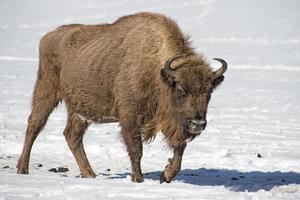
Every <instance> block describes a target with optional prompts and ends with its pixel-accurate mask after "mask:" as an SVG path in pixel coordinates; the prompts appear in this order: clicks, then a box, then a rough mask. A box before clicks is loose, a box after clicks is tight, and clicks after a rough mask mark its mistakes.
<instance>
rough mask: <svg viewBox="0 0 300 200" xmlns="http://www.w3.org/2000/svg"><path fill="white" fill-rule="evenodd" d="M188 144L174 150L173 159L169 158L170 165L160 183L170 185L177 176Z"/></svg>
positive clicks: (162, 175)
mask: <svg viewBox="0 0 300 200" xmlns="http://www.w3.org/2000/svg"><path fill="white" fill-rule="evenodd" d="M185 147H186V143H184V144H182V145H181V146H178V147H175V148H174V156H173V158H169V164H168V165H167V166H166V168H165V170H164V172H163V173H162V174H161V176H160V183H163V182H167V183H170V182H171V181H172V179H173V178H174V177H175V176H176V174H177V173H178V172H179V171H180V168H181V161H182V155H183V152H184V150H185Z"/></svg>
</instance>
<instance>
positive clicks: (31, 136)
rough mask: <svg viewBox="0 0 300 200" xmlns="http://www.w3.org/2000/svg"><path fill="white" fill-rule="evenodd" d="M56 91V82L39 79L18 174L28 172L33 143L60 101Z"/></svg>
mask: <svg viewBox="0 0 300 200" xmlns="http://www.w3.org/2000/svg"><path fill="white" fill-rule="evenodd" d="M56 93H57V89H56V88H55V86H54V84H52V83H51V82H47V81H45V80H43V79H38V80H37V82H36V84H35V90H34V95H33V102H32V110H31V114H30V116H29V118H28V125H27V129H26V134H25V140H24V146H23V150H22V154H21V156H20V159H19V162H18V165H17V168H18V171H17V173H18V174H28V164H29V159H30V152H31V148H32V145H33V143H34V141H35V139H36V138H37V136H38V134H39V133H40V131H41V130H42V129H43V127H44V126H45V124H46V122H47V119H48V117H49V115H50V113H51V112H52V111H53V109H54V108H55V107H56V106H57V105H58V103H59V99H57V96H56Z"/></svg>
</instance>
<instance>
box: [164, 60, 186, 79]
mask: <svg viewBox="0 0 300 200" xmlns="http://www.w3.org/2000/svg"><path fill="white" fill-rule="evenodd" d="M181 57H183V56H182V55H178V56H174V57H172V58H170V59H169V60H167V62H166V63H165V67H164V70H165V72H166V73H167V74H168V75H170V76H172V77H174V78H175V70H174V69H172V68H171V64H172V62H174V61H175V60H177V59H178V58H181Z"/></svg>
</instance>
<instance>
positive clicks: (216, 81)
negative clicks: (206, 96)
mask: <svg viewBox="0 0 300 200" xmlns="http://www.w3.org/2000/svg"><path fill="white" fill-rule="evenodd" d="M224 78H225V77H224V76H223V75H222V76H219V77H218V78H216V79H215V80H214V81H213V88H214V89H216V88H217V87H218V86H219V85H220V84H221V83H222V82H223V81H224Z"/></svg>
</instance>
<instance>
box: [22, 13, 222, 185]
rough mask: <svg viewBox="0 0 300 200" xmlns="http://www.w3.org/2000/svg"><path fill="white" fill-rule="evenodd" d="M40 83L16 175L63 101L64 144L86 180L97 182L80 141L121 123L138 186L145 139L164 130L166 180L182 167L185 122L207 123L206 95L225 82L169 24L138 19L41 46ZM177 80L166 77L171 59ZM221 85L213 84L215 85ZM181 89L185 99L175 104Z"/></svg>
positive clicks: (46, 40) (70, 28)
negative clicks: (170, 152)
mask: <svg viewBox="0 0 300 200" xmlns="http://www.w3.org/2000/svg"><path fill="white" fill-rule="evenodd" d="M39 55H40V62H39V71H38V78H37V81H36V84H35V89H34V93H33V101H32V112H31V115H30V117H29V119H28V127H27V131H26V137H25V143H24V147H23V152H22V155H21V157H20V159H19V163H18V173H22V174H24V173H28V163H29V156H30V151H31V147H32V145H33V142H34V140H35V138H36V137H37V135H38V133H39V132H40V131H41V129H42V128H43V127H44V125H45V123H46V121H47V118H48V116H49V114H50V113H51V112H52V110H53V109H54V108H55V107H56V106H57V104H58V103H59V102H61V101H62V100H64V101H65V103H66V105H67V108H68V122H67V126H66V128H65V130H64V135H65V138H66V140H67V142H68V145H69V147H70V149H71V151H72V153H73V154H74V157H75V159H76V161H77V163H78V165H79V167H80V170H81V174H82V176H83V177H95V176H96V175H95V173H94V172H93V170H92V168H91V166H90V164H89V162H88V160H87V157H86V154H85V151H84V148H83V143H82V138H83V134H84V132H85V130H86V128H87V127H88V125H89V124H90V122H98V123H105V122H114V121H119V122H120V126H121V129H122V136H123V139H124V142H125V144H126V146H127V151H128V154H129V156H130V160H131V164H132V180H133V181H135V182H141V181H143V175H142V172H141V168H140V160H141V157H142V139H144V141H150V140H151V139H152V138H154V137H155V135H156V134H157V132H158V131H159V130H161V131H162V132H163V134H164V135H165V137H166V141H167V143H168V144H169V145H170V147H171V148H173V149H174V157H173V159H170V163H169V165H167V167H166V169H165V171H164V172H163V174H162V181H166V182H170V181H171V180H172V178H173V177H174V176H175V175H176V173H177V172H178V171H179V169H180V165H181V158H182V155H183V152H184V149H185V146H186V141H187V140H189V139H193V138H194V137H195V135H192V134H188V133H187V132H185V131H184V125H183V124H184V120H185V119H187V118H188V117H191V118H192V117H195V116H196V115H199V116H201V117H203V118H205V115H206V110H207V106H208V101H209V98H210V94H211V92H212V90H213V88H215V87H216V86H217V85H218V84H220V82H221V81H222V80H223V78H224V77H223V76H221V78H220V76H219V77H215V75H214V72H213V71H212V70H211V68H210V67H209V65H208V64H207V63H206V62H205V61H204V59H203V57H202V56H201V55H198V54H196V53H195V52H194V50H193V48H191V46H190V43H189V41H188V39H187V38H186V37H185V36H184V35H183V34H182V32H181V31H180V29H179V28H178V26H177V25H176V23H175V22H174V21H172V20H171V19H169V18H167V17H165V16H163V15H160V14H152V13H138V14H135V15H129V16H125V17H122V18H120V19H118V20H117V21H116V22H114V23H113V24H101V25H81V24H72V25H65V26H61V27H59V28H57V29H56V30H54V31H53V32H50V33H48V34H46V35H45V36H44V37H43V38H42V40H41V42H40V52H39ZM175 55H182V57H181V58H178V59H177V60H176V61H174V62H173V63H172V68H173V69H175V70H176V78H172V77H170V76H168V75H167V74H165V73H164V72H163V68H164V64H165V63H166V61H167V60H168V59H169V58H172V57H174V56H175ZM216 80H218V81H216ZM178 88H183V89H184V90H185V92H186V93H187V95H186V96H185V97H183V98H180V99H179V98H177V96H176V95H177V93H178V90H179V89H178Z"/></svg>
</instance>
